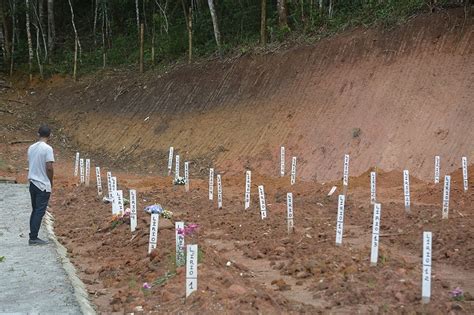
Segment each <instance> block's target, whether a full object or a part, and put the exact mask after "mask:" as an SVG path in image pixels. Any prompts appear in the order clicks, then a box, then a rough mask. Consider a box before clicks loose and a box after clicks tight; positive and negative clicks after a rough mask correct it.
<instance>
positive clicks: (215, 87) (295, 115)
mask: <svg viewBox="0 0 474 315" xmlns="http://www.w3.org/2000/svg"><path fill="white" fill-rule="evenodd" d="M473 52H474V27H473V21H472V18H469V19H468V20H465V19H464V15H463V14H462V12H461V11H459V12H458V11H448V12H442V13H439V14H436V15H427V16H422V17H418V18H416V19H413V20H412V21H411V22H409V23H407V24H406V25H404V26H401V27H398V28H396V29H393V30H385V31H380V30H378V31H375V30H356V31H351V32H348V33H345V34H342V35H339V36H336V37H333V38H330V39H326V40H322V41H320V42H318V43H316V44H314V45H312V46H308V47H299V48H294V49H290V50H287V51H284V52H277V53H274V54H266V55H258V56H255V55H253V56H244V57H241V58H239V59H237V60H233V61H228V62H210V63H205V64H201V65H193V66H183V67H180V68H178V69H175V70H173V71H171V72H170V73H167V74H163V75H158V74H147V75H145V76H141V77H140V76H137V75H135V74H130V73H127V74H124V73H118V72H116V73H114V74H108V75H107V76H106V77H104V78H100V79H97V78H95V79H94V80H92V79H89V80H87V82H82V83H78V84H74V85H73V86H72V87H71V86H67V87H62V88H54V89H52V90H51V91H49V92H48V95H46V94H45V96H44V97H43V98H42V100H41V102H40V105H41V106H47V108H48V110H50V111H51V115H52V116H53V117H55V118H57V119H58V120H59V122H60V123H62V124H63V125H64V127H65V131H66V132H67V133H68V134H69V135H71V136H72V137H73V139H75V141H77V144H78V145H79V146H81V147H83V148H84V150H87V151H95V152H96V153H99V154H106V155H108V156H110V157H112V158H113V159H115V160H117V161H126V160H129V159H133V160H134V161H137V162H138V163H140V165H141V166H142V169H148V170H151V171H157V170H159V171H160V172H162V171H163V170H164V168H165V165H164V164H165V163H166V154H167V150H168V147H169V146H174V147H175V148H176V149H177V150H178V152H179V153H180V154H181V155H182V156H184V158H185V159H189V160H193V161H197V163H196V164H195V169H194V170H193V171H199V167H202V170H204V166H206V163H213V164H216V165H217V166H218V167H219V168H220V169H222V170H228V171H235V172H242V169H243V167H250V168H252V169H254V170H256V171H258V172H260V173H266V174H271V175H277V174H278V170H277V169H278V167H277V165H278V162H277V161H278V158H279V157H278V155H279V147H280V145H285V146H286V147H287V155H288V156H293V155H294V156H297V157H298V159H299V162H298V173H299V176H300V177H302V178H304V179H316V180H318V181H323V180H328V179H337V178H340V177H341V173H342V164H343V163H342V162H343V155H344V154H345V153H349V154H351V173H352V174H353V175H357V174H360V173H362V172H363V171H365V170H367V169H368V168H369V167H372V166H379V167H381V168H383V169H385V170H392V169H397V170H401V169H405V168H408V169H410V170H411V172H412V174H414V175H416V176H419V177H421V178H425V179H426V178H431V177H432V172H433V164H434V156H435V155H441V157H442V162H441V163H442V164H441V166H442V168H443V172H450V171H453V170H454V169H456V168H459V167H460V161H461V156H462V155H465V156H467V157H468V159H469V160H470V161H472V160H474V150H473V147H474V129H473V128H472V126H473V122H474V104H473V99H474V62H473V59H474V58H473ZM211 161H212V162H211ZM289 161H290V157H289V158H288V162H289Z"/></svg>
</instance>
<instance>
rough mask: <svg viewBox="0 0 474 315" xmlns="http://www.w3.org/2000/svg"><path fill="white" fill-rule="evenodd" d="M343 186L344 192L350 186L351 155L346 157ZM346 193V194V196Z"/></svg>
mask: <svg viewBox="0 0 474 315" xmlns="http://www.w3.org/2000/svg"><path fill="white" fill-rule="evenodd" d="M342 185H343V186H344V190H345V191H346V190H347V186H349V154H345V155H344V172H343V177H342ZM345 194H346V193H345V192H344V195H345Z"/></svg>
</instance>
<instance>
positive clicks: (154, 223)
mask: <svg viewBox="0 0 474 315" xmlns="http://www.w3.org/2000/svg"><path fill="white" fill-rule="evenodd" d="M159 222H160V215H159V214H158V213H152V214H151V221H150V241H149V243H148V254H149V253H151V252H152V251H153V250H154V249H155V248H156V244H157V241H158V224H159Z"/></svg>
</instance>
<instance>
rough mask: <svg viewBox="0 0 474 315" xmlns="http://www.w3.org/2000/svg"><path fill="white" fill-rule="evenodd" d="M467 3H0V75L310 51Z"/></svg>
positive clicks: (107, 0)
mask: <svg viewBox="0 0 474 315" xmlns="http://www.w3.org/2000/svg"><path fill="white" fill-rule="evenodd" d="M447 6H464V8H465V10H466V12H467V10H468V9H470V7H471V1H470V0H63V1H59V0H1V5H0V18H1V23H0V44H1V49H2V52H1V54H0V60H1V63H2V72H4V73H6V74H10V75H12V74H14V73H15V72H17V71H19V72H21V73H28V74H29V75H30V79H31V78H32V77H33V76H39V77H41V78H44V77H47V76H49V75H51V74H55V73H61V74H71V75H72V76H73V77H74V78H76V77H77V75H79V74H82V73H88V72H91V71H95V70H98V69H101V68H107V67H119V66H133V67H135V68H136V69H137V70H139V71H142V72H143V71H144V69H148V68H152V67H156V66H160V65H166V64H169V63H170V62H176V61H187V62H192V61H193V59H195V58H202V57H216V58H217V57H222V56H225V55H227V54H229V53H233V52H238V53H245V52H247V51H248V50H250V49H253V48H255V47H264V48H265V47H277V46H278V44H279V43H282V42H286V41H292V40H293V41H314V40H317V39H319V38H321V37H323V36H328V35H330V34H333V33H335V32H337V31H340V30H343V29H347V28H349V27H352V26H356V25H363V26H371V25H374V24H376V25H382V26H387V25H393V24H396V23H398V22H400V21H403V20H404V19H407V18H409V17H410V16H412V15H413V14H416V13H418V12H429V11H434V10H436V9H440V8H443V7H447Z"/></svg>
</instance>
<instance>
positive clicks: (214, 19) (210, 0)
mask: <svg viewBox="0 0 474 315" xmlns="http://www.w3.org/2000/svg"><path fill="white" fill-rule="evenodd" d="M207 3H208V5H209V11H210V12H211V18H212V25H213V26H214V37H215V38H216V44H217V49H218V50H219V56H222V51H221V32H220V31H219V24H218V21H217V14H216V8H215V7H214V0H207Z"/></svg>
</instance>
